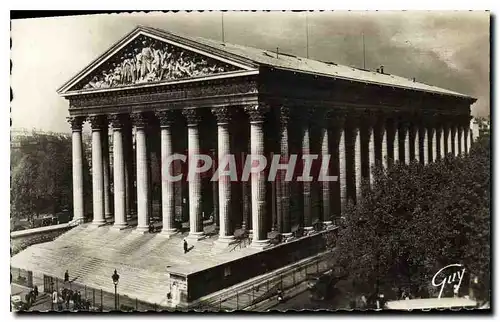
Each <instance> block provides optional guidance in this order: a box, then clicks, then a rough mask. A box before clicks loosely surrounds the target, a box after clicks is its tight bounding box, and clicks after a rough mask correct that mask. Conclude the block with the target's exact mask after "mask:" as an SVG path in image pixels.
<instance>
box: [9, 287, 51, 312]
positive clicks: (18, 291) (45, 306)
mask: <svg viewBox="0 0 500 322" xmlns="http://www.w3.org/2000/svg"><path fill="white" fill-rule="evenodd" d="M30 291H31V289H30V288H29V287H26V286H23V285H18V284H14V283H12V284H10V294H11V296H13V295H19V296H20V297H21V301H23V302H24V297H25V296H26V294H28V293H29V292H30ZM50 310H52V305H51V297H50V295H49V294H44V293H40V294H38V297H37V298H36V301H35V303H34V304H33V305H32V306H31V307H30V308H29V311H42V312H44V311H50Z"/></svg>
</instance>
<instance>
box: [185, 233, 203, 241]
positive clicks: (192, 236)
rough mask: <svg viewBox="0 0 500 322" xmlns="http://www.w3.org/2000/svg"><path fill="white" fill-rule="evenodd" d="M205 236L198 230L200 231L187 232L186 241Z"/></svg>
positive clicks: (197, 239) (200, 238)
mask: <svg viewBox="0 0 500 322" xmlns="http://www.w3.org/2000/svg"><path fill="white" fill-rule="evenodd" d="M204 238H205V234H204V233H203V232H202V231H200V232H189V235H188V236H187V237H186V240H187V241H190V242H197V241H200V240H202V239H204Z"/></svg>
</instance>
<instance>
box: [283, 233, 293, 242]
mask: <svg viewBox="0 0 500 322" xmlns="http://www.w3.org/2000/svg"><path fill="white" fill-rule="evenodd" d="M293 239H295V238H294V237H293V234H292V233H282V234H281V241H282V242H283V243H288V242H289V241H292V240H293Z"/></svg>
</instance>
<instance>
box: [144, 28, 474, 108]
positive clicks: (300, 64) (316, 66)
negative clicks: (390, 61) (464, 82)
mask: <svg viewBox="0 0 500 322" xmlns="http://www.w3.org/2000/svg"><path fill="white" fill-rule="evenodd" d="M138 28H143V29H144V30H148V29H150V30H155V31H157V32H160V33H165V34H171V35H175V34H173V33H170V32H167V31H165V30H162V29H158V28H151V27H142V26H141V27H138ZM177 36H178V37H182V38H186V39H189V40H192V41H194V42H197V43H200V44H202V45H205V46H209V47H212V48H215V49H218V50H221V51H225V52H228V53H230V54H232V55H236V56H240V57H242V58H245V59H248V60H251V61H253V62H255V63H257V64H259V65H269V66H273V67H276V68H280V69H288V70H292V71H297V72H303V73H310V74H316V75H318V76H327V77H334V78H339V79H347V80H353V81H360V82H365V83H370V84H378V85H386V86H394V87H400V88H408V89H413V90H421V91H425V92H431V93H439V94H446V95H453V96H459V97H464V98H472V97H471V96H469V95H466V94H462V93H458V92H454V91H451V90H448V89H444V88H440V87H437V86H432V85H427V84H424V83H420V82H414V81H413V80H411V79H407V78H404V77H401V76H396V75H392V74H387V73H384V74H382V73H379V72H374V71H367V70H363V69H359V68H354V67H349V66H345V65H340V64H336V63H333V62H322V61H318V60H314V59H308V58H304V57H299V56H295V55H290V54H286V53H279V51H278V55H277V54H276V52H272V51H269V50H264V49H258V48H253V47H248V46H242V45H236V44H231V43H227V42H224V43H222V42H221V41H217V40H212V39H207V38H201V37H190V36H185V35H182V36H181V35H177Z"/></svg>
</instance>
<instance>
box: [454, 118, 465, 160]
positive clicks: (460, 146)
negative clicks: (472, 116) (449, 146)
mask: <svg viewBox="0 0 500 322" xmlns="http://www.w3.org/2000/svg"><path fill="white" fill-rule="evenodd" d="M456 129H457V137H456V142H457V144H456V145H457V147H456V149H455V151H456V155H461V154H462V153H463V152H464V148H463V142H464V141H463V139H462V126H461V125H460V124H457V126H456Z"/></svg>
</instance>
